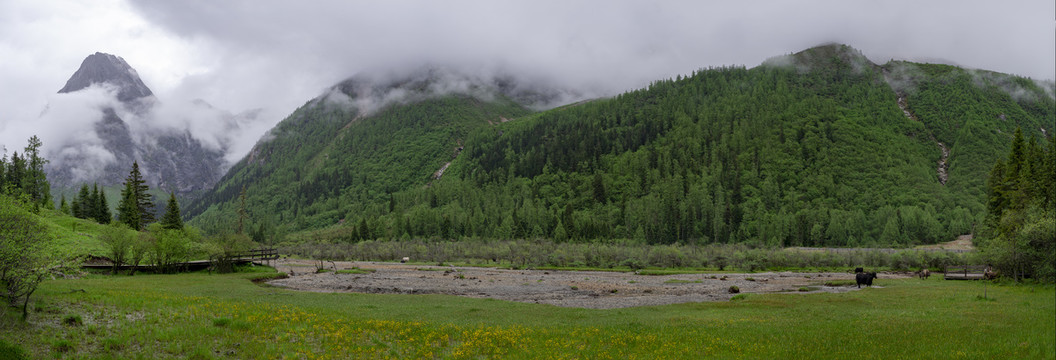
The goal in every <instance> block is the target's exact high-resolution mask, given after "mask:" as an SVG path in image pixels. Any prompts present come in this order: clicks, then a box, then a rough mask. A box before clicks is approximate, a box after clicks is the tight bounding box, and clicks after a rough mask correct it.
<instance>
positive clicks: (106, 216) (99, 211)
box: [92, 184, 113, 224]
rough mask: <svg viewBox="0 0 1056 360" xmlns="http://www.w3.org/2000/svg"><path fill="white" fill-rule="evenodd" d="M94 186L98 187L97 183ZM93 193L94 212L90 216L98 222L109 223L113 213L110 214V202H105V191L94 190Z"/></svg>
mask: <svg viewBox="0 0 1056 360" xmlns="http://www.w3.org/2000/svg"><path fill="white" fill-rule="evenodd" d="M94 187H95V188H97V189H98V187H99V184H96V185H95V186H94ZM95 194H96V199H95V203H96V205H95V214H94V215H93V216H92V217H93V218H95V221H96V222H98V223H100V224H109V223H110V221H111V220H113V215H112V214H110V204H107V202H106V191H105V190H99V191H97V192H95Z"/></svg>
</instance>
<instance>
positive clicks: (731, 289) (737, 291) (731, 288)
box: [727, 285, 741, 294]
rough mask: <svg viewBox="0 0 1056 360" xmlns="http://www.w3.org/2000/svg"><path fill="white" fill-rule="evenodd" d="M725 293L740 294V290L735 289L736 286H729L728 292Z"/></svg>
mask: <svg viewBox="0 0 1056 360" xmlns="http://www.w3.org/2000/svg"><path fill="white" fill-rule="evenodd" d="M727 291H729V292H730V294H737V293H740V292H741V288H739V287H737V285H734V286H730V288H729V290H727Z"/></svg>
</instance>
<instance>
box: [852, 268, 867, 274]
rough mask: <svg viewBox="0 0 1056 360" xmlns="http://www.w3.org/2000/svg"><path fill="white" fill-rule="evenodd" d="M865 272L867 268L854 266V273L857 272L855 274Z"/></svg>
mask: <svg viewBox="0 0 1056 360" xmlns="http://www.w3.org/2000/svg"><path fill="white" fill-rule="evenodd" d="M863 272H865V269H862V268H860V267H859V268H854V273H855V274H861V273H863Z"/></svg>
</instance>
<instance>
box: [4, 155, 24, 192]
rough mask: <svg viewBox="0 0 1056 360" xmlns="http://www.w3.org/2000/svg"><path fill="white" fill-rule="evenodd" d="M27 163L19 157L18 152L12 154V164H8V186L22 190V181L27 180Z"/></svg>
mask: <svg viewBox="0 0 1056 360" xmlns="http://www.w3.org/2000/svg"><path fill="white" fill-rule="evenodd" d="M25 173H26V161H25V160H23V159H22V157H21V156H18V151H15V152H13V153H11V162H9V163H7V174H6V178H7V184H8V185H10V186H12V187H14V188H16V189H19V190H22V179H23V178H25Z"/></svg>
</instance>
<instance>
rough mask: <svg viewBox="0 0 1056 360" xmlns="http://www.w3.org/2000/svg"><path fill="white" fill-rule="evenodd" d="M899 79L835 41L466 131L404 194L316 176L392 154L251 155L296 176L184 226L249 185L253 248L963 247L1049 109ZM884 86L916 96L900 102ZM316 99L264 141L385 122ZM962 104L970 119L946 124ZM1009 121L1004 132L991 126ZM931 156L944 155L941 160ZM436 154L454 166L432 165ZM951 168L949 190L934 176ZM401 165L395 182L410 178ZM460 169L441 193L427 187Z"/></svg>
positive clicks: (231, 187) (417, 117) (392, 112)
mask: <svg viewBox="0 0 1056 360" xmlns="http://www.w3.org/2000/svg"><path fill="white" fill-rule="evenodd" d="M905 65H907V64H905V63H898V62H889V63H887V64H875V63H872V62H871V61H868V59H866V58H865V57H864V56H862V55H861V52H860V51H858V50H856V49H854V48H851V47H848V46H845V45H839V44H836V45H826V46H821V47H815V48H811V49H807V50H804V51H802V52H798V53H796V54H791V55H788V56H784V57H777V58H774V59H773V60H770V61H768V62H766V63H764V64H763V65H761V66H757V67H754V68H751V69H748V68H744V67H721V68H711V69H702V70H700V71H697V72H694V73H693V74H690V75H686V76H679V77H677V78H676V79H667V80H658V81H655V82H654V83H652V84H650V85H649V86H648V87H645V88H643V89H638V90H633V91H629V92H626V93H624V94H620V95H617V96H614V97H612V98H606V99H599V100H595V101H590V102H587V103H584V104H579V105H577V106H566V107H560V108H555V109H551V110H547V111H543V112H538V113H531V112H524V113H522V114H521V115H519V116H512V117H511V116H504V117H505V118H516V120H515V121H509V122H504V121H494V122H490V123H488V124H487V125H482V126H474V127H473V128H472V129H469V130H468V131H465V134H467V135H466V136H465V137H463V138H461V139H462V140H463V141H461V142H459V143H458V145H459V147H461V146H462V145H464V150H462V151H460V152H459V153H458V155H457V156H453V153H454V151H453V149H454V148H455V145H456V144H455V143H454V141H452V140H453V139H449V140H447V141H443V142H439V143H437V144H440V145H442V146H441V147H439V148H437V149H439V150H437V149H434V150H432V151H434V152H433V153H432V154H434V155H430V157H432V159H431V160H429V166H421V167H420V168H418V169H417V170H415V171H414V172H411V173H410V174H413V175H411V176H412V178H414V179H415V180H414V181H409V182H408V178H400V177H394V178H385V177H379V178H371V177H372V176H375V175H376V174H382V173H387V172H386V170H385V169H384V168H378V167H356V166H355V165H354V163H355V161H356V160H350V162H348V164H351V165H349V166H350V167H347V168H344V169H345V170H343V171H347V172H349V173H354V174H358V178H359V179H360V180H357V181H347V180H349V177H348V176H345V175H340V174H338V175H333V174H331V175H326V176H322V177H320V176H319V175H320V174H319V173H318V170H319V169H324V170H325V169H330V168H328V167H327V166H325V165H323V166H319V165H318V164H326V161H328V160H326V159H334V158H335V157H342V158H350V159H360V158H363V157H365V156H376V155H377V154H376V153H382V154H381V155H382V156H385V155H386V154H389V153H390V152H391V153H392V154H398V153H401V152H400V151H393V150H392V149H391V148H383V147H381V146H379V145H382V144H381V143H374V144H371V143H368V142H346V143H341V144H342V145H341V146H327V147H325V149H326V151H327V152H326V153H323V152H321V150H320V148H318V146H316V149H315V150H312V146H305V145H301V146H299V147H294V146H293V145H291V147H288V148H287V150H288V151H290V152H292V153H291V154H288V155H286V156H287V158H288V159H287V160H282V159H275V158H274V156H275V153H272V154H266V153H264V152H261V151H256V149H255V152H254V153H253V154H251V155H250V156H248V157H247V158H245V159H244V160H243V161H242V162H248V159H252V160H254V161H257V162H260V161H262V159H267V160H264V163H262V164H267V166H271V168H270V169H271V170H268V171H271V172H272V173H287V174H288V176H285V177H283V178H282V179H279V178H262V177H259V176H256V175H253V174H254V173H255V171H256V170H252V168H251V167H249V166H246V165H239V166H236V167H237V168H238V170H237V171H236V169H235V168H232V172H229V173H228V174H227V175H225V178H224V179H222V180H221V182H220V183H218V185H217V187H216V188H214V189H213V190H211V191H210V192H211V193H213V194H218V193H224V194H226V195H223V196H212V197H210V196H206V197H203V198H202V201H200V202H196V203H195V204H194V205H192V207H193V208H194V210H193V211H190V212H188V214H189V216H194V219H193V220H192V222H194V223H196V224H199V225H202V226H203V227H204V228H205V229H206V230H207V231H222V229H223V228H225V227H226V226H228V225H229V222H230V220H229V219H231V218H233V216H232V215H231V214H233V212H234V209H235V208H234V206H235V205H234V203H233V201H234V200H235V198H236V196H237V194H238V193H239V190H240V189H241V188H242V187H243V186H245V188H246V189H247V191H246V193H247V207H248V208H247V210H248V212H249V213H250V218H251V219H254V220H253V223H254V227H255V228H257V230H258V232H259V233H261V237H272V238H275V239H280V240H281V239H283V238H284V234H287V233H290V232H296V231H305V230H313V229H316V230H317V229H327V230H326V231H325V233H326V235H325V236H323V235H320V236H323V238H322V239H323V240H322V241H358V240H364V239H402V238H418V237H424V238H485V239H489V238H491V239H506V238H533V237H543V238H553V239H559V240H562V241H594V240H598V239H613V238H616V239H631V240H632V241H642V242H648V243H674V242H681V243H710V242H754V243H759V244H771V245H805V246H806V245H825V246H861V245H884V246H890V245H909V244H919V243H933V242H937V241H940V240H942V241H947V240H948V239H949V238H951V237H954V236H956V235H961V234H963V233H967V232H970V231H972V224H974V223H976V222H978V217H979V216H981V214H983V213H984V212H985V206H984V205H983V202H984V201H985V199H984V198H985V190H983V188H982V186H983V184H982V180H981V179H983V178H985V174H986V170H987V169H988V167H989V166H990V165H991V164H992V163H993V161H994V160H995V159H996V158H997V157H999V156H1001V155H1000V154H1002V153H1003V151H1004V150H1003V149H1001V148H1000V147H1001V145H999V144H1006V143H1007V141H1005V140H1007V139H1004V137H1007V136H1008V134H1010V133H1011V132H1012V130H1013V129H1014V127H1016V126H1023V127H1024V128H1030V129H1034V130H1031V131H1032V132H1033V133H1039V135H1040V131H1041V130H1037V129H1046V128H1051V127H1052V126H1053V124H1052V122H1053V118H1052V117H1051V116H1050V114H1051V111H1050V110H1047V109H1049V108H1051V107H1052V106H1051V105H1052V103H1053V100H1052V97H1050V96H1047V95H1046V90H1045V89H1044V88H1041V87H1037V86H1034V87H1030V86H1029V85H1030V84H1033V82H1031V81H1029V80H1023V79H1022V78H1018V77H1014V76H1008V75H1002V76H1000V77H996V78H994V79H996V80H994V81H991V82H989V83H987V82H986V81H983V82H982V83H978V84H977V83H975V82H973V81H972V78H973V77H972V73H971V72H969V71H967V70H963V69H959V68H955V70H949V71H947V70H948V69H947V70H943V71H942V72H939V71H937V70H942V69H940V68H938V67H937V66H933V65H927V64H909V65H912V67H913V68H912V69H911V68H910V67H909V66H905ZM911 70H912V71H911ZM890 74H896V75H898V76H897V77H894V79H895V80H906V81H908V82H906V83H905V84H902V85H900V86H901V87H899V86H896V85H894V84H893V80H891V79H892V78H889V77H888V75H890ZM1006 78H1007V79H1010V80H1007V79H1006ZM1006 80H1007V81H1006ZM1005 82H1010V83H1012V84H1019V85H1022V87H1024V88H1025V89H1027V91H1028V92H1029V94H1033V95H1031V96H1025V97H1020V98H1013V97H1012V96H1011V95H1009V94H1008V93H1006V92H1004V90H1003V89H1002V88H1001V87H1000V86H998V85H1000V84H1001V83H1005ZM968 86H971V87H972V88H971V89H969V88H967V87H968ZM896 89H901V90H902V91H904V92H905V104H906V105H905V106H906V107H905V109H908V110H909V111H912V112H913V114H915V116H916V118H917V120H914V119H912V118H909V117H906V116H905V115H904V113H903V107H902V106H901V104H900V101H899V93H898V91H897V90H896ZM342 93H343V94H345V93H344V92H342ZM345 95H346V96H348V94H345ZM348 97H349V98H352V96H348ZM323 98H325V96H321V97H320V98H317V99H316V100H313V101H310V102H309V103H308V104H306V106H305V107H302V109H299V110H298V111H296V112H294V114H291V116H290V117H288V118H287V119H286V120H284V121H283V122H282V123H280V126H278V127H277V128H283V130H282V131H281V132H273V133H271V134H270V135H269V138H271V139H269V141H275V139H283V138H287V140H285V141H287V142H291V141H292V139H294V138H295V137H293V136H291V135H289V134H295V135H296V136H299V137H297V139H299V140H297V142H299V143H302V144H307V143H313V142H322V143H326V144H335V143H334V142H333V140H332V139H334V138H337V135H335V133H337V132H339V131H367V130H364V129H362V127H369V126H376V125H372V124H377V122H378V121H380V119H373V118H372V116H374V115H367V116H363V117H359V115H363V114H359V113H345V114H334V113H332V112H327V111H326V110H325V109H324V107H325V104H326V102H325V101H322V100H320V99H323ZM506 98H507V99H508V97H506ZM463 100H465V99H462V100H457V99H456V100H454V101H463ZM944 101H945V102H946V104H945V105H944V106H941V107H935V106H934V104H938V103H941V102H944ZM420 104H422V103H418V102H405V103H400V102H393V103H390V104H388V105H386V106H385V107H384V110H383V112H385V113H386V115H385V116H386V117H385V119H386V120H385V121H392V122H394V123H400V124H403V125H405V126H410V127H412V128H421V126H423V124H426V123H427V122H423V121H425V120H423V119H424V118H428V116H424V117H423V115H422V114H429V113H431V112H432V111H433V110H425V109H426V106H432V105H420ZM464 105H465V106H476V105H473V104H472V103H471V102H468V103H464ZM459 106H463V105H459ZM962 108H963V109H973V108H974V109H976V111H973V112H972V113H971V114H968V113H965V112H963V111H961V112H957V113H950V112H949V110H955V109H962ZM1001 114H1005V115H1007V116H1006V118H1007V119H1008V121H1001V120H998V119H1000V117H999V115H1001ZM328 123H332V124H333V125H327V126H329V127H327V128H326V129H323V128H317V127H316V126H315V125H318V124H328ZM313 124H314V125H313ZM313 129H314V130H313ZM327 129H329V130H327ZM388 129H389V130H391V131H396V130H399V129H402V128H398V127H394V128H388ZM966 129H967V130H966ZM309 132H312V133H309ZM313 134H315V135H313ZM319 134H322V136H323V137H319V138H317V137H314V136H316V135H319ZM417 136H431V135H429V132H425V133H419V134H417ZM936 140H937V141H940V142H941V143H944V144H946V145H945V146H948V147H949V149H948V151H949V154H948V155H944V154H945V152H944V151H943V149H942V148H941V147H940V146H937V145H936ZM440 150H443V151H446V152H448V155H446V158H445V157H444V156H437V154H439V153H438V152H436V151H440ZM302 151H303V152H302ZM312 151H316V152H314V153H312ZM371 154H374V155H371ZM269 156H270V157H269ZM945 156H948V158H947V160H948V162H947V163H946V164H947V165H945V166H946V167H947V168H948V170H949V172H948V176H949V177H948V179H947V182H946V183H945V184H944V183H942V182H940V175H939V171H938V169H937V167H938V166H939V165H938V163H939V161H940V160H942V159H944V158H945ZM452 157H454V158H453V159H452ZM292 158H300V159H304V160H302V161H290V160H289V159H292ZM273 160H275V161H273ZM308 160H312V161H308ZM392 160H393V162H390V163H388V165H389V166H392V167H398V166H401V165H404V164H405V163H403V162H402V160H401V159H400V158H398V157H396V158H392ZM449 161H450V163H451V164H450V166H449V167H447V168H446V169H445V172H444V176H443V177H442V178H441V179H433V180H428V179H429V177H430V176H432V175H433V174H434V173H435V171H436V169H438V168H440V166H442V165H444V164H445V163H447V162H449ZM313 167H314V168H313ZM404 176H406V175H404ZM353 178H355V177H353ZM324 179H325V180H324ZM367 179H370V181H366V180H367ZM371 182H381V185H369V184H368V183H371ZM427 184H428V185H427ZM264 189H267V190H264ZM283 189H293V190H283ZM347 194H360V195H357V196H350V195H347ZM269 197H270V198H276V197H278V198H282V199H281V200H274V199H269ZM349 225H354V226H349ZM312 234H315V235H319V234H322V233H312ZM309 236H314V235H309Z"/></svg>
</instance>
